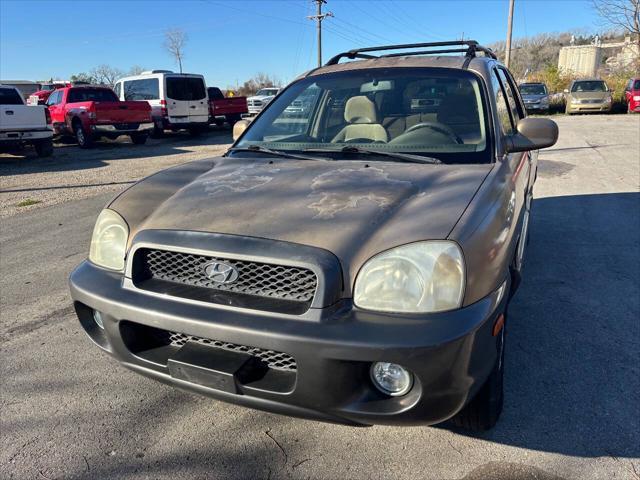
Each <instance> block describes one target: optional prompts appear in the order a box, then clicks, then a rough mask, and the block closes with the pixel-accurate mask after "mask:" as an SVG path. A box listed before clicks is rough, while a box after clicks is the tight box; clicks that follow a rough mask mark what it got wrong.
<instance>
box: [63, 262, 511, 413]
mask: <svg viewBox="0 0 640 480" xmlns="http://www.w3.org/2000/svg"><path fill="white" fill-rule="evenodd" d="M70 287H71V296H72V297H73V299H74V302H75V307H76V312H77V313H78V317H79V319H80V323H81V324H82V326H83V327H84V329H85V331H86V332H87V334H88V335H89V337H90V338H91V339H92V340H93V341H94V342H95V343H96V344H97V345H98V346H100V347H101V348H102V349H103V350H105V351H106V352H108V353H109V354H110V355H112V356H114V357H115V358H116V359H117V360H118V361H120V362H121V363H122V364H123V365H124V366H126V367H128V368H130V369H132V370H134V371H137V372H138V373H141V374H143V375H146V376H148V377H151V378H154V379H156V380H159V381H162V382H165V383H168V384H172V385H174V386H177V387H180V388H183V389H187V390H190V391H193V392H197V393H201V394H205V395H208V396H211V397H213V398H217V399H219V400H223V401H227V402H231V403H235V404H239V405H244V406H247V407H252V408H257V409H262V410H266V411H271V412H275V413H281V414H286V415H292V416H297V417H303V418H312V419H318V420H323V421H329V422H337V423H346V424H360V425H371V424H398V425H419V424H422V425H425V424H434V423H440V422H442V421H445V420H447V419H449V418H451V417H452V416H454V415H455V414H456V413H457V412H458V411H460V410H461V409H462V407H463V406H464V405H465V404H466V403H467V402H468V401H469V400H470V399H471V398H472V396H473V395H474V394H475V392H476V391H477V389H478V388H479V387H480V386H481V385H482V383H483V382H484V380H485V379H486V378H487V376H488V374H489V372H490V370H491V368H492V367H493V365H494V363H495V360H496V357H497V355H496V347H495V345H496V342H495V337H493V336H492V328H493V325H494V322H495V319H496V318H497V316H498V315H499V314H500V313H501V312H503V311H504V308H505V304H506V301H507V299H506V297H507V295H504V290H505V289H502V290H501V291H495V292H493V293H492V294H490V295H488V296H487V297H485V298H484V299H482V300H480V301H479V302H477V303H475V304H473V305H471V306H468V307H465V308H462V309H459V310H456V311H452V312H444V313H438V314H431V315H427V316H421V317H419V316H415V315H385V314H378V313H372V312H366V311H362V310H358V309H357V308H355V307H354V306H353V305H352V303H351V301H350V300H349V299H343V300H341V301H339V302H338V303H337V304H335V305H333V306H331V307H327V308H324V309H319V310H321V312H320V314H319V315H317V316H316V317H317V318H316V319H315V320H310V319H305V320H296V319H291V316H286V315H282V316H279V315H277V314H272V313H265V312H256V311H251V310H243V309H222V308H216V306H215V305H202V304H194V303H188V302H182V301H179V300H178V299H175V298H170V297H167V296H162V295H149V294H148V293H147V292H144V291H137V290H136V289H131V288H123V276H122V275H121V274H117V273H113V272H109V271H107V270H104V269H101V268H99V267H97V266H95V265H93V264H91V263H90V262H84V263H82V264H81V265H80V266H79V267H78V268H77V269H76V270H75V271H74V272H73V273H72V275H71V278H70ZM92 310H98V311H100V312H101V313H102V321H103V324H104V329H101V328H99V327H98V326H97V325H96V323H95V322H94V320H93V317H92ZM157 330H160V331H168V332H180V333H183V334H187V335H190V336H195V337H199V338H201V339H202V338H204V339H215V340H217V341H219V342H229V343H231V344H235V345H244V346H250V347H258V348H261V349H268V350H269V351H271V350H273V351H276V352H285V353H286V354H288V355H290V356H291V357H293V358H294V359H295V362H296V364H297V369H296V371H295V372H293V373H291V372H286V375H285V374H283V373H282V372H278V371H272V372H271V373H273V375H271V376H269V374H268V375H265V376H264V377H262V378H259V379H257V380H256V379H254V380H251V381H244V380H242V379H239V378H238V377H237V376H236V375H231V376H229V375H227V377H226V379H224V378H223V379H221V378H220V376H216V378H213V379H211V381H208V380H207V378H210V377H207V368H212V369H214V370H215V369H216V367H215V365H213V366H211V365H210V364H211V363H212V362H213V363H215V361H214V360H215V359H216V358H218V357H217V355H218V353H219V349H217V348H215V347H206V348H204V350H202V348H201V349H200V354H199V357H198V355H196V356H195V357H194V356H192V357H191V358H192V359H195V360H193V361H191V360H188V361H187V363H189V362H191V363H192V364H191V365H187V367H189V369H190V370H189V371H190V372H191V373H192V374H187V375H178V374H176V370H175V369H174V368H172V366H173V367H175V365H178V364H179V362H178V363H176V361H177V360H180V359H179V358H178V357H180V356H181V355H182V354H179V352H181V350H179V349H178V347H167V346H166V345H158V344H149V345H147V344H146V343H145V341H146V340H145V339H144V338H142V337H143V336H144V335H141V334H140V332H146V331H157ZM187 345H189V344H187ZM182 353H184V352H182ZM182 356H184V355H182ZM212 359H214V360H212ZM227 360H229V359H228V358H226V357H224V355H223V358H222V359H221V362H226V363H228V362H227ZM231 360H232V361H234V360H233V359H231ZM376 361H385V362H393V363H398V364H400V365H402V366H404V367H405V368H407V369H409V370H410V371H411V372H412V373H413V375H414V385H413V387H412V389H411V391H410V392H409V393H407V394H406V395H404V396H402V397H390V396H387V395H384V394H382V393H380V392H379V391H377V390H376V389H375V388H374V387H373V385H372V383H371V380H370V379H369V369H370V365H371V362H376ZM226 363H225V364H226ZM182 366H184V362H183V364H182ZM194 371H195V373H193V372H194ZM199 371H200V372H202V371H204V375H200V374H198V372H199ZM274 372H275V373H274ZM223 376H224V375H223Z"/></svg>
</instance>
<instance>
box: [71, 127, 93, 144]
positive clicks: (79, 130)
mask: <svg viewBox="0 0 640 480" xmlns="http://www.w3.org/2000/svg"><path fill="white" fill-rule="evenodd" d="M73 131H74V133H75V134H76V141H77V142H78V145H79V146H80V148H89V147H91V145H93V138H92V137H91V134H90V133H88V132H86V131H85V129H84V127H83V126H82V123H80V122H76V123H75V125H74V127H73Z"/></svg>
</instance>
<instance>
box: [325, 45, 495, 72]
mask: <svg viewBox="0 0 640 480" xmlns="http://www.w3.org/2000/svg"><path fill="white" fill-rule="evenodd" d="M435 47H460V48H444V49H438V50H432V49H433V48H435ZM464 47H466V48H464ZM412 48H428V49H429V50H419V51H416V52H400V53H388V54H386V55H379V56H375V55H369V54H366V53H364V52H380V51H384V50H407V49H412ZM477 52H482V53H484V55H485V56H487V57H490V58H493V59H494V60H497V58H498V57H496V54H495V53H493V51H492V50H491V49H490V48H487V47H483V46H482V45H480V44H479V43H478V42H476V41H475V40H454V41H452V42H431V43H405V44H402V45H383V46H380V47H366V48H355V49H353V50H349V51H348V52H342V53H339V54H338V55H336V56H335V57H332V58H331V59H330V60H329V61H328V62H327V63H325V66H327V65H336V64H337V63H339V62H340V60H341V59H342V58H348V59H350V60H353V59H355V58H362V59H371V58H385V57H403V56H406V55H436V54H438V55H439V54H442V53H464V54H465V55H466V56H467V57H471V58H472V57H475V56H476V53H477Z"/></svg>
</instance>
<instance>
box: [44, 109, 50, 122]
mask: <svg viewBox="0 0 640 480" xmlns="http://www.w3.org/2000/svg"><path fill="white" fill-rule="evenodd" d="M44 119H45V121H46V122H47V125H51V112H50V111H49V109H48V108H47V107H44Z"/></svg>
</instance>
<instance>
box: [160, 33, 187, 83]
mask: <svg viewBox="0 0 640 480" xmlns="http://www.w3.org/2000/svg"><path fill="white" fill-rule="evenodd" d="M186 43H187V34H186V33H185V32H184V31H183V30H181V29H179V28H173V29H171V30H167V31H166V32H164V48H165V49H166V50H167V52H168V53H169V55H171V56H172V57H173V59H174V60H175V61H176V62H178V66H179V67H180V73H182V60H183V59H184V46H185V44H186Z"/></svg>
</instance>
